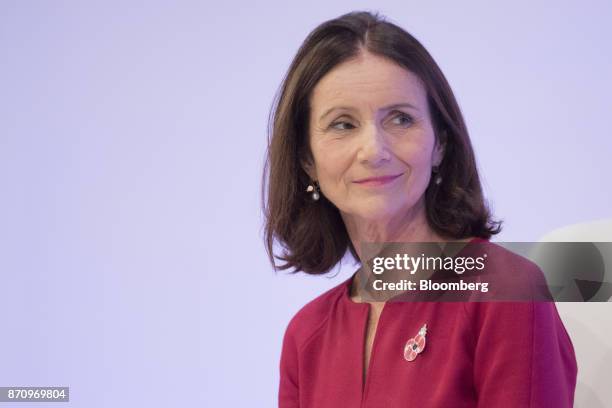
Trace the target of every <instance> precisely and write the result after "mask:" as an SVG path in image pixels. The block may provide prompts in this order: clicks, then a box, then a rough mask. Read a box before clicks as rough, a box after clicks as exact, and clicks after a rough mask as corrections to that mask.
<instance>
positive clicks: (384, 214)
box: [355, 203, 398, 221]
mask: <svg viewBox="0 0 612 408" xmlns="http://www.w3.org/2000/svg"><path fill="white" fill-rule="evenodd" d="M397 210H398V208H397V206H396V205H393V204H392V203H368V204H366V203H363V205H360V206H359V208H358V209H357V211H355V215H357V216H358V217H360V218H362V219H366V220H370V221H383V220H388V219H389V218H392V217H393V216H394V214H396V213H397Z"/></svg>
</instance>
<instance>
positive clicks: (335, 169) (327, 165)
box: [313, 141, 353, 183]
mask: <svg viewBox="0 0 612 408" xmlns="http://www.w3.org/2000/svg"><path fill="white" fill-rule="evenodd" d="M313 154H314V156H315V161H316V163H317V172H318V176H319V177H320V178H321V179H325V180H324V181H328V182H332V183H333V182H338V181H341V179H342V176H343V175H344V174H345V173H346V171H347V169H348V168H349V167H350V165H351V161H352V156H353V155H352V150H351V148H350V146H349V145H347V144H346V143H344V144H343V143H333V141H331V142H329V143H320V144H318V145H316V146H314V151H313Z"/></svg>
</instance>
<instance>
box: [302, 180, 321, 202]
mask: <svg viewBox="0 0 612 408" xmlns="http://www.w3.org/2000/svg"><path fill="white" fill-rule="evenodd" d="M306 192H307V193H312V194H311V197H312V199H313V200H314V201H317V200H318V199H319V197H321V194H320V193H319V183H317V182H316V181H313V183H312V184H309V185H308V187H307V188H306Z"/></svg>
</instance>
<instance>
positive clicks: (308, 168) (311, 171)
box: [300, 159, 317, 180]
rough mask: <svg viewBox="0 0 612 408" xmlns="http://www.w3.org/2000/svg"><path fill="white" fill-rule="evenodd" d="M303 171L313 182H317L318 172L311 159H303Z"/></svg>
mask: <svg viewBox="0 0 612 408" xmlns="http://www.w3.org/2000/svg"><path fill="white" fill-rule="evenodd" d="M300 164H301V166H302V169H303V170H304V171H305V172H306V174H308V177H310V179H311V180H317V171H316V168H315V166H314V163H313V162H312V160H310V159H303V160H301V161H300Z"/></svg>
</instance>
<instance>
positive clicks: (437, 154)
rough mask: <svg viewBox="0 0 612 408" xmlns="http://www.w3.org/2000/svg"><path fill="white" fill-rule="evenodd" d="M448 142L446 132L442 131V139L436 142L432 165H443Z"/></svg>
mask: <svg viewBox="0 0 612 408" xmlns="http://www.w3.org/2000/svg"><path fill="white" fill-rule="evenodd" d="M446 141H447V135H446V131H442V132H441V135H440V137H439V138H438V140H437V141H436V145H435V146H434V151H433V160H432V164H433V165H434V166H439V165H440V163H442V159H443V158H444V153H445V152H446Z"/></svg>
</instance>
